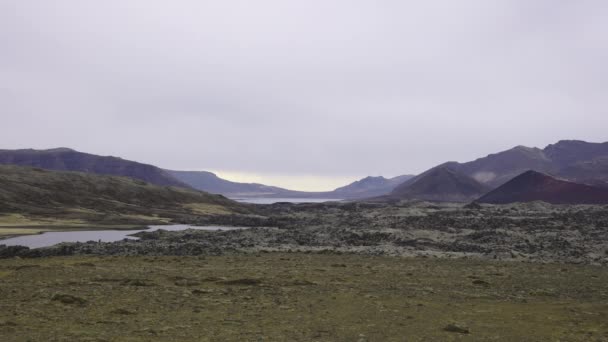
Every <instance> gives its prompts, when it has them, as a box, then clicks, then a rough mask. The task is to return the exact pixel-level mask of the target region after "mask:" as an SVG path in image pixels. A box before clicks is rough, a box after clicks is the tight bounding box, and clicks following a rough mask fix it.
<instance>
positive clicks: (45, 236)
mask: <svg viewBox="0 0 608 342" xmlns="http://www.w3.org/2000/svg"><path fill="white" fill-rule="evenodd" d="M159 229H163V230H170V231H176V230H184V229H199V230H233V229H245V228H244V227H222V226H204V227H200V226H199V227H197V226H189V225H185V224H175V225H167V226H150V228H149V229H136V230H83V231H71V232H46V233H42V234H36V235H26V236H18V237H14V238H10V239H5V240H0V245H7V246H27V247H29V248H39V247H48V246H53V245H56V244H58V243H62V242H87V241H99V240H101V241H102V242H114V241H120V240H122V239H131V240H137V239H139V238H137V237H135V236H129V235H130V234H135V233H138V232H142V231H146V232H153V231H155V230H159Z"/></svg>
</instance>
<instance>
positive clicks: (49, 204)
mask: <svg viewBox="0 0 608 342" xmlns="http://www.w3.org/2000/svg"><path fill="white" fill-rule="evenodd" d="M66 210H68V211H70V212H74V211H78V212H83V213H84V212H89V211H93V212H98V213H120V214H138V215H155V214H159V212H158V211H161V212H162V211H174V212H175V211H177V212H184V213H194V214H196V213H199V214H204V213H206V212H208V213H222V214H227V213H246V212H248V209H247V207H246V206H244V205H242V204H239V203H237V202H234V201H231V200H229V199H227V198H225V197H223V196H219V195H212V194H208V193H205V192H200V191H195V190H189V189H184V188H178V187H164V186H158V185H152V184H149V183H146V182H144V181H140V180H136V179H132V178H127V177H118V176H102V175H95V174H89V173H80V172H67V171H49V170H43V169H38V168H29V167H20V166H11V165H3V166H0V213H19V214H34V215H36V214H60V213H61V212H65V211H66Z"/></svg>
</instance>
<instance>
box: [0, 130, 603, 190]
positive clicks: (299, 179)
mask: <svg viewBox="0 0 608 342" xmlns="http://www.w3.org/2000/svg"><path fill="white" fill-rule="evenodd" d="M560 141H584V142H587V143H595V144H601V143H606V142H608V140H607V141H601V140H600V141H590V140H584V139H559V140H556V141H554V142H551V143H549V144H546V145H544V146H527V145H522V144H516V145H513V146H511V147H510V148H506V149H504V150H499V151H493V152H490V153H488V154H486V155H479V156H477V157H474V158H473V159H470V160H444V161H442V162H439V163H437V164H434V165H430V166H428V167H427V168H425V169H423V170H421V171H419V172H402V173H399V174H395V175H392V174H381V173H380V174H365V175H363V174H362V175H351V176H326V175H313V174H297V173H294V174H280V173H273V172H267V173H256V172H246V171H238V170H217V169H213V168H174V167H164V166H163V165H159V164H157V163H154V162H147V161H142V160H138V159H132V158H128V157H125V156H122V155H114V154H106V153H93V152H90V151H85V150H81V149H78V148H73V147H69V146H57V147H48V148H33V147H21V148H5V147H3V148H1V149H5V150H28V149H31V150H39V151H43V150H58V149H70V150H74V151H77V152H82V153H89V154H96V155H100V156H106V157H117V158H122V159H125V160H130V161H134V162H139V163H144V164H150V165H154V166H157V167H159V168H161V169H164V170H174V171H194V172H203V171H205V172H212V173H214V174H215V175H217V176H218V177H220V178H222V179H225V180H228V181H232V182H238V183H259V184H264V185H268V186H276V187H280V188H284V189H287V190H294V191H305V192H325V191H332V190H335V189H336V188H339V187H342V186H345V185H348V184H350V183H353V182H355V181H358V180H361V179H363V178H366V177H380V176H381V177H384V178H387V179H390V178H393V177H397V176H402V175H418V174H420V173H422V172H424V171H426V170H428V169H430V168H433V167H435V166H437V165H440V164H443V163H446V162H458V163H466V162H470V161H473V160H475V159H478V158H483V157H486V156H488V155H490V154H494V153H498V152H503V151H507V150H509V149H512V148H516V147H518V146H524V147H528V148H539V149H544V148H545V147H547V146H549V145H551V144H555V143H558V142H560ZM1 149H0V150H1Z"/></svg>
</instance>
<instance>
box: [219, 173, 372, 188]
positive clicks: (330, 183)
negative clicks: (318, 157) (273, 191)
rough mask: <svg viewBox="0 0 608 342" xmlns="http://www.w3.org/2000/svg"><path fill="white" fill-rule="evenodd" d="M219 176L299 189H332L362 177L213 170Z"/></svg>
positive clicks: (234, 180) (231, 179) (241, 181)
mask: <svg viewBox="0 0 608 342" xmlns="http://www.w3.org/2000/svg"><path fill="white" fill-rule="evenodd" d="M210 172H213V173H215V174H216V175H217V176H218V177H220V178H223V179H226V180H229V181H232V182H239V183H260V184H264V185H271V186H278V187H281V188H285V189H289V190H298V191H332V190H334V189H336V188H339V187H341V186H344V185H347V184H350V183H352V182H354V181H356V180H358V179H360V178H361V177H354V176H353V177H341V176H316V175H298V174H294V175H286V174H275V173H252V172H238V171H226V170H213V171H210Z"/></svg>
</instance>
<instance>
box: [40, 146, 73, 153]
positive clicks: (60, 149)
mask: <svg viewBox="0 0 608 342" xmlns="http://www.w3.org/2000/svg"><path fill="white" fill-rule="evenodd" d="M40 151H43V152H76V150H74V149H71V148H69V147H56V148H49V149H48V150H40Z"/></svg>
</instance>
